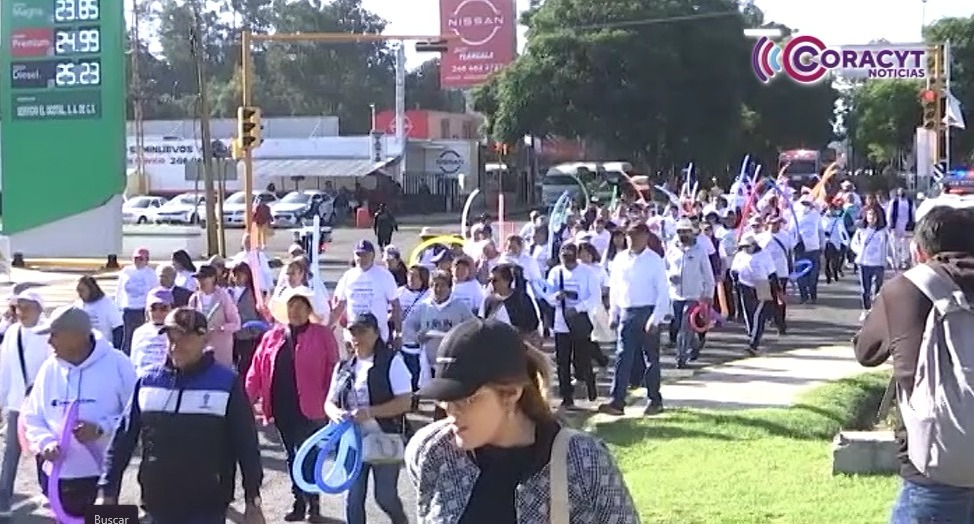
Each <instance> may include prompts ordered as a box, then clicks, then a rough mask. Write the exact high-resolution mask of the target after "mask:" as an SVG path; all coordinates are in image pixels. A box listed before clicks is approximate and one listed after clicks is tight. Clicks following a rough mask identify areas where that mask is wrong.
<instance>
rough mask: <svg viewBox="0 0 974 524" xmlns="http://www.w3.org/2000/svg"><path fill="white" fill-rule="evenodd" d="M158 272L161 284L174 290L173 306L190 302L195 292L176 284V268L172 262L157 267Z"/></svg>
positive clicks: (180, 305) (181, 305)
mask: <svg viewBox="0 0 974 524" xmlns="http://www.w3.org/2000/svg"><path fill="white" fill-rule="evenodd" d="M156 274H158V275H159V286H161V287H164V288H166V289H168V290H169V291H171V292H172V298H173V307H183V306H185V305H186V304H189V297H191V296H193V292H192V291H190V290H188V289H186V288H184V287H180V286H177V285H176V268H174V267H173V266H172V265H170V264H162V265H160V266H159V267H157V268H156Z"/></svg>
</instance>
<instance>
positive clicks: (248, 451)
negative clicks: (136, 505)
mask: <svg viewBox="0 0 974 524" xmlns="http://www.w3.org/2000/svg"><path fill="white" fill-rule="evenodd" d="M130 404H131V406H130V408H129V414H128V417H127V420H125V421H123V423H122V424H121V425H120V426H119V428H118V430H117V431H116V432H115V436H114V438H113V439H112V443H111V446H110V447H109V449H108V452H107V453H106V456H105V474H104V475H103V476H102V479H101V482H100V483H99V484H100V485H101V488H102V493H103V495H104V496H105V497H112V498H117V497H118V492H119V490H120V485H121V481H122V475H123V474H124V473H125V469H126V468H127V467H128V464H129V462H130V461H131V459H132V453H133V451H134V450H135V445H136V442H138V441H139V440H141V441H142V461H141V463H140V465H139V475H138V479H139V483H140V484H141V487H142V502H143V504H144V506H145V508H146V511H147V512H148V513H150V514H152V515H154V516H160V515H163V516H166V517H167V518H176V519H179V518H184V517H189V516H192V515H198V514H200V513H202V512H207V513H212V512H214V511H216V512H218V511H221V510H223V511H225V510H226V507H227V506H228V505H229V504H230V502H231V501H232V500H233V491H234V486H233V480H234V470H235V464H237V463H239V464H240V469H241V472H242V475H243V488H244V495H245V497H246V498H247V499H251V498H253V497H256V496H258V495H259V491H260V485H261V483H262V481H263V474H264V473H263V467H262V465H261V456H260V447H259V445H258V443H257V428H256V426H255V424H254V415H253V409H252V408H251V406H250V402H249V401H248V400H247V396H246V394H245V393H244V390H243V385H242V384H241V382H240V379H239V377H238V375H237V373H236V372H235V371H233V370H231V369H230V368H228V367H225V366H222V365H220V364H217V363H216V362H215V361H214V360H213V353H212V352H206V353H204V354H203V358H202V359H201V360H200V361H199V362H198V363H196V364H195V365H193V366H191V367H190V368H187V369H181V370H177V369H176V368H174V367H172V366H171V365H170V363H168V362H167V364H166V365H165V366H161V367H156V368H151V369H150V370H149V371H148V372H147V373H146V374H145V376H143V377H141V378H139V379H138V381H137V382H136V384H135V393H134V395H133V397H132V401H131V402H130Z"/></svg>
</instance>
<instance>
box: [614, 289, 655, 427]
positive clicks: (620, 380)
mask: <svg viewBox="0 0 974 524" xmlns="http://www.w3.org/2000/svg"><path fill="white" fill-rule="evenodd" d="M652 314H653V306H644V307H633V308H628V309H624V310H623V311H622V314H621V318H620V319H619V327H618V330H617V336H618V343H617V344H616V365H615V366H616V369H615V374H614V375H613V376H612V405H613V406H615V407H617V408H620V409H621V408H623V407H625V405H626V393H627V392H628V390H629V376H630V374H631V372H632V367H633V363H634V362H635V361H636V359H640V360H642V361H643V362H645V364H646V372H645V373H644V374H643V380H642V382H643V385H644V386H646V397H647V398H648V399H649V403H650V404H652V405H661V404H662V403H663V397H662V396H660V391H659V388H660V378H661V377H660V369H659V333H653V334H650V333H646V322H648V321H649V317H650V315H652Z"/></svg>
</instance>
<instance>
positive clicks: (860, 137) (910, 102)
mask: <svg viewBox="0 0 974 524" xmlns="http://www.w3.org/2000/svg"><path fill="white" fill-rule="evenodd" d="M922 89H923V84H922V83H921V82H919V81H914V80H886V81H881V82H864V83H863V84H862V85H860V86H858V87H857V88H856V89H855V90H854V91H853V93H852V97H851V104H852V114H853V115H854V117H853V120H852V121H851V122H850V131H851V135H850V136H851V138H852V139H853V140H854V143H855V144H856V145H857V147H858V148H859V149H860V150H863V149H864V150H865V151H867V157H868V159H869V160H870V161H872V162H874V163H877V164H888V163H891V162H892V161H893V160H895V159H896V157H897V154H898V152H900V151H903V150H909V149H910V147H911V145H912V142H913V135H914V132H915V129H916V127H917V124H918V123H919V119H920V106H919V103H918V102H917V98H918V96H919V93H920V91H921V90H922Z"/></svg>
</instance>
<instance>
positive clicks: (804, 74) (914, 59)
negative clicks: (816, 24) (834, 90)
mask: <svg viewBox="0 0 974 524" xmlns="http://www.w3.org/2000/svg"><path fill="white" fill-rule="evenodd" d="M926 54H927V48H926V46H924V45H922V44H907V45H898V44H870V45H860V46H843V47H841V48H837V47H836V48H833V47H828V46H826V45H825V43H824V42H822V41H821V40H820V39H818V38H816V37H814V36H810V35H798V36H795V37H793V38H791V39H790V40H788V41H787V42H785V43H784V44H778V43H776V42H774V41H773V40H771V39H769V38H768V37H761V39H760V40H758V41H757V43H755V44H754V49H753V50H752V51H751V67H753V68H754V74H755V75H757V77H758V80H760V81H762V82H764V83H768V82H770V81H771V80H772V79H773V78H774V77H775V76H777V75H778V74H780V73H784V74H785V75H786V76H787V77H789V78H791V79H792V80H794V81H795V82H798V83H801V84H814V83H816V82H818V81H820V80H822V79H823V78H825V76H826V74H828V72H829V71H836V72H839V73H841V74H842V75H843V76H846V77H855V78H876V79H893V78H901V79H907V78H926V67H925V64H926Z"/></svg>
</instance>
